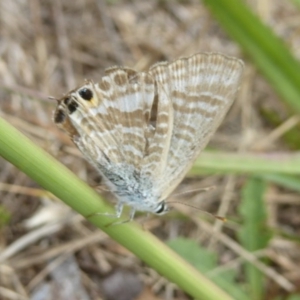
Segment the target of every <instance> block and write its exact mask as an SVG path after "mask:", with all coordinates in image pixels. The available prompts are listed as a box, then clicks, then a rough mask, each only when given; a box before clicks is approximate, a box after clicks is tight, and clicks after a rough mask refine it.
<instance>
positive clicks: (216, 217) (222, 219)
mask: <svg viewBox="0 0 300 300" xmlns="http://www.w3.org/2000/svg"><path fill="white" fill-rule="evenodd" d="M166 203H167V204H169V203H177V204H182V205H185V206H188V207H191V208H194V209H196V210H198V211H201V212H203V213H205V214H207V215H209V216H210V217H213V218H215V219H217V220H220V221H222V222H226V221H227V219H226V218H224V217H221V216H217V215H214V214H211V213H209V212H208V211H206V210H203V209H200V208H199V207H196V206H193V205H190V204H186V203H183V202H180V201H168V202H166Z"/></svg>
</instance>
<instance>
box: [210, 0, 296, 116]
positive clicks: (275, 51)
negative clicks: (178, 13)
mask: <svg viewBox="0 0 300 300" xmlns="http://www.w3.org/2000/svg"><path fill="white" fill-rule="evenodd" d="M204 2H205V4H206V5H207V7H208V8H209V9H210V10H211V11H212V13H213V14H214V16H215V17H216V18H217V19H218V20H219V22H220V23H221V25H222V27H223V28H224V29H226V30H227V32H228V33H229V34H230V35H231V36H232V37H233V38H234V39H236V40H237V41H238V42H239V43H240V45H241V46H242V48H243V50H244V51H245V53H247V54H248V55H249V56H250V57H251V59H252V60H253V61H254V62H255V64H256V65H257V67H258V68H259V69H260V70H261V72H262V73H263V74H264V75H265V76H266V78H267V79H268V80H269V82H270V83H271V84H272V86H273V88H274V89H275V90H276V91H277V92H278V93H279V94H280V95H281V96H282V98H283V100H284V101H285V102H286V103H287V104H288V105H289V107H290V108H292V109H293V110H296V111H298V112H299V111H300V84H299V83H300V72H299V70H300V63H299V61H297V60H296V59H295V58H294V57H293V55H292V54H291V52H290V51H289V50H288V48H287V47H286V46H285V44H284V43H283V42H282V41H281V40H280V39H279V38H278V37H277V36H275V34H274V33H273V32H272V30H271V29H270V28H268V27H267V26H266V25H264V24H263V23H262V22H261V21H260V20H259V18H258V17H257V16H255V15H254V13H253V12H252V11H251V10H250V9H249V8H248V7H247V6H246V5H245V4H244V2H243V1H240V0H231V1H223V0H214V1H209V0H205V1H204Z"/></svg>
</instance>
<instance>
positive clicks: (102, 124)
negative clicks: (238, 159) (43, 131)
mask: <svg viewBox="0 0 300 300" xmlns="http://www.w3.org/2000/svg"><path fill="white" fill-rule="evenodd" d="M242 71H243V62H242V61H241V60H239V59H236V58H232V57H227V56H224V55H222V54H218V53H198V54H195V55H192V56H190V57H186V58H180V59H177V60H175V61H173V62H170V63H168V62H159V63H157V64H155V65H153V66H152V67H150V69H149V71H148V72H137V71H135V70H133V69H130V68H127V67H111V68H109V69H107V70H105V76H104V77H102V78H101V79H100V81H99V82H98V83H93V82H92V81H86V83H85V84H84V85H83V86H82V87H80V88H77V89H75V90H72V91H70V92H69V93H68V94H67V95H66V96H64V97H63V98H61V99H59V100H57V101H58V104H57V107H56V110H55V112H54V122H55V123H56V124H57V125H58V126H59V127H60V128H62V129H63V130H64V131H65V132H67V133H68V135H69V136H70V137H71V139H72V141H73V142H74V144H75V145H76V146H77V147H78V149H79V150H80V151H81V152H82V154H83V156H84V157H85V158H86V159H87V161H89V162H90V163H91V164H92V165H93V166H94V167H95V169H96V170H97V171H98V172H99V173H100V174H101V175H102V177H103V179H104V182H105V184H106V185H107V186H108V188H109V189H110V190H111V192H113V194H114V195H115V196H116V198H117V200H118V204H117V205H116V214H115V216H116V217H120V216H121V214H122V210H123V207H124V205H128V206H130V207H131V213H130V220H132V219H133V217H134V214H135V212H136V211H144V212H151V213H154V214H158V215H160V214H164V213H166V212H167V211H168V205H167V203H166V202H165V200H166V199H167V198H168V196H169V195H170V194H171V193H172V191H173V190H174V189H175V188H176V187H177V185H178V184H179V183H180V182H181V181H182V179H183V178H184V176H185V175H186V173H187V172H188V171H189V169H190V168H191V166H192V164H193V163H194V161H195V160H196V158H197V157H198V156H199V154H200V152H201V150H202V149H203V148H204V147H205V146H206V145H207V143H208V141H209V140H210V138H211V136H212V135H213V133H214V132H215V131H216V129H217V128H218V126H219V125H220V123H221V121H222V120H223V118H224V116H225V114H226V113H227V111H228V109H229V108H230V106H231V104H232V102H233V100H234V98H235V95H236V92H237V90H238V87H239V83H240V80H241V76H242Z"/></svg>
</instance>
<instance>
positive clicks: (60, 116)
mask: <svg viewBox="0 0 300 300" xmlns="http://www.w3.org/2000/svg"><path fill="white" fill-rule="evenodd" d="M65 119H66V115H65V113H64V111H63V110H62V109H58V110H57V111H56V112H55V115H54V122H55V123H57V124H59V123H63V121H64V120H65Z"/></svg>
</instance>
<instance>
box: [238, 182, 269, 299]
mask: <svg viewBox="0 0 300 300" xmlns="http://www.w3.org/2000/svg"><path fill="white" fill-rule="evenodd" d="M265 189H266V184H265V182H264V181H263V180H261V179H257V178H250V179H249V180H248V181H247V183H246V185H245V186H244V188H243V191H242V202H241V204H240V207H239V211H240V214H241V215H242V216H243V221H244V222H243V224H242V225H241V229H240V231H239V240H240V242H241V244H242V245H243V246H244V248H245V249H247V250H249V251H250V252H253V251H256V250H260V249H263V248H265V247H267V245H268V243H269V240H270V238H271V232H270V231H269V230H268V229H267V228H266V218H267V217H266V210H265V203H264V193H265ZM245 274H246V281H247V283H248V285H249V288H248V289H249V294H250V295H251V296H250V298H251V299H257V300H259V299H265V295H264V281H265V279H264V275H263V274H262V273H261V272H260V271H259V270H258V269H257V268H256V267H255V266H253V265H252V264H251V263H245Z"/></svg>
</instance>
